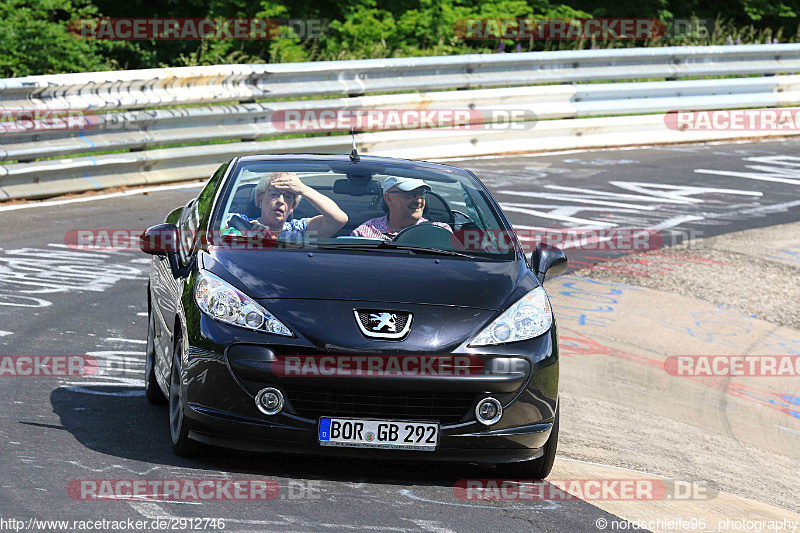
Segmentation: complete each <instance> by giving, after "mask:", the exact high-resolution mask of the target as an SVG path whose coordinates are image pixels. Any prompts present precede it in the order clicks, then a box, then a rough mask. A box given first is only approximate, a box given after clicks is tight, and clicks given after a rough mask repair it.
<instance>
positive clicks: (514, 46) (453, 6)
mask: <svg viewBox="0 0 800 533" xmlns="http://www.w3.org/2000/svg"><path fill="white" fill-rule="evenodd" d="M798 12H800V0H704V1H702V2H701V0H637V1H635V2H633V1H628V2H623V3H609V2H607V0H381V1H380V2H379V1H378V0H327V1H325V2H319V1H317V0H160V1H159V2H153V1H152V0H126V2H124V3H121V2H119V1H118V0H34V2H30V1H28V0H0V68H2V72H0V76H4V77H12V76H25V75H31V74H49V73H58V72H81V71H94V70H108V69H117V68H153V67H164V66H186V65H212V64H228V63H263V62H271V63H274V62H298V61H326V60H337V59H363V58H382V57H409V56H422V55H442V54H466V53H494V52H497V51H505V52H514V51H529V50H534V51H535V50H560V49H583V48H590V47H594V48H613V47H629V46H666V45H681V44H726V43H727V42H729V41H730V42H735V41H736V40H737V39H738V40H740V41H741V42H742V43H743V44H746V43H754V42H761V43H763V42H771V40H772V39H779V40H781V41H786V40H789V41H793V42H797V41H798V40H800V35H798V33H797V27H798V26H797V15H796V14H797V13H798ZM720 13H722V14H723V15H724V17H725V19H722V18H720ZM101 14H102V15H101ZM101 16H106V17H111V18H202V17H210V18H251V17H252V18H273V19H274V18H278V19H288V18H294V19H326V20H327V21H328V22H329V24H328V26H327V29H326V31H325V33H324V34H323V35H322V37H321V38H309V37H308V36H307V35H304V34H298V33H296V32H295V31H294V30H293V29H292V28H290V27H288V26H284V27H283V28H282V30H281V35H280V37H279V38H276V39H272V40H216V39H209V40H204V41H201V40H185V41H178V40H151V41H103V40H90V39H81V38H79V37H77V36H76V35H73V34H70V33H69V31H68V25H69V22H70V21H72V20H75V19H81V18H97V17H101ZM692 16H695V17H700V18H702V19H709V20H712V21H713V20H714V19H716V21H715V22H713V24H710V25H709V24H706V25H705V28H704V29H698V30H697V31H689V32H684V33H683V34H681V35H673V36H668V37H667V38H662V39H658V40H653V41H650V42H632V41H592V40H571V41H535V40H530V41H512V40H506V41H497V40H467V41H465V40H462V39H461V38H460V36H459V35H461V34H460V33H459V31H458V28H459V27H463V24H464V21H465V20H466V19H474V18H480V19H487V18H494V19H500V18H504V19H508V18H536V19H554V18H559V19H570V18H591V17H609V18H618V17H627V18H659V19H662V20H666V19H671V18H673V17H674V18H684V19H688V18H690V17H692ZM459 25H461V26H459ZM701 26H702V24H701ZM784 28H786V30H785V31H784ZM784 34H786V35H789V36H790V37H789V38H788V39H787V38H786V37H784Z"/></svg>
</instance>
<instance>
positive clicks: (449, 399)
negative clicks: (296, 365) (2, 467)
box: [284, 386, 476, 424]
mask: <svg viewBox="0 0 800 533" xmlns="http://www.w3.org/2000/svg"><path fill="white" fill-rule="evenodd" d="M284 392H286V394H287V396H288V398H289V403H291V405H292V406H293V407H294V409H295V411H297V414H298V415H300V416H302V417H303V418H309V419H312V420H315V419H317V418H319V417H320V416H344V417H359V418H386V419H391V420H400V419H406V420H436V421H438V422H440V423H442V424H454V423H456V422H458V421H459V420H461V419H462V418H463V417H464V415H466V414H467V413H468V412H470V410H471V408H472V407H473V405H474V402H475V399H476V396H475V393H473V392H443V391H402V390H398V391H394V390H366V389H365V390H362V389H348V388H332V387H331V388H328V387H298V386H291V387H284Z"/></svg>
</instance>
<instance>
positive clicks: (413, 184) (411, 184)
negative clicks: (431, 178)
mask: <svg viewBox="0 0 800 533" xmlns="http://www.w3.org/2000/svg"><path fill="white" fill-rule="evenodd" d="M394 187H397V188H398V189H400V190H401V191H406V192H408V191H413V190H414V189H419V188H420V187H425V190H427V191H430V190H431V186H430V185H428V184H427V183H425V182H424V181H423V180H421V179H417V178H402V177H397V176H390V177H388V178H386V181H384V182H383V192H385V193H386V192H389V190H390V189H392V188H394Z"/></svg>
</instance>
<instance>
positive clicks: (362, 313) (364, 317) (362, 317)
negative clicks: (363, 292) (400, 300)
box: [356, 309, 411, 333]
mask: <svg viewBox="0 0 800 533" xmlns="http://www.w3.org/2000/svg"><path fill="white" fill-rule="evenodd" d="M356 312H357V313H358V320H359V322H361V325H362V326H363V327H364V329H366V330H367V331H371V332H374V333H384V332H382V331H381V332H377V331H375V330H374V329H372V328H373V326H377V324H376V323H373V322H374V321H373V320H372V319H371V318H370V317H371V316H372V315H373V314H380V313H383V312H385V311H380V310H378V309H358V310H357V311H356ZM392 314H393V315H394V330H393V331H387V332H385V333H399V332H401V331H403V330H404V329H405V327H406V322H408V318H409V317H410V316H411V315H410V314H409V313H400V312H397V313H392Z"/></svg>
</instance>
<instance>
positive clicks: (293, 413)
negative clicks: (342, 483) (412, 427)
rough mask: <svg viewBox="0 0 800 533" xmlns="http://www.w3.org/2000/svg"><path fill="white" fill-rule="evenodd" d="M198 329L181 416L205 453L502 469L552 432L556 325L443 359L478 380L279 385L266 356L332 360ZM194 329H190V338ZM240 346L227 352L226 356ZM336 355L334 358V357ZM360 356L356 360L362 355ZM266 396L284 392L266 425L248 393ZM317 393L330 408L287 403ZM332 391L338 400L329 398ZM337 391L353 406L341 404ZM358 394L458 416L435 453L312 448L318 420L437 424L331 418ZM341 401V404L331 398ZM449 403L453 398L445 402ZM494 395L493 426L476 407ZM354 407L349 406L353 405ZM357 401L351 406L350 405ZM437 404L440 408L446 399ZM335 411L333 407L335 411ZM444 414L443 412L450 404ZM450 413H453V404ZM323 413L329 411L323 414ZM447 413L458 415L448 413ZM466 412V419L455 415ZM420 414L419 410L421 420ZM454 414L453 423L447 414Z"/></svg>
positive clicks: (536, 451)
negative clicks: (469, 363) (497, 414)
mask: <svg viewBox="0 0 800 533" xmlns="http://www.w3.org/2000/svg"><path fill="white" fill-rule="evenodd" d="M198 319H199V324H197V325H198V326H199V327H198V328H197V329H196V330H195V334H194V335H192V334H191V333H190V335H189V345H190V349H189V351H188V354H186V359H185V361H184V364H183V365H182V366H183V371H184V380H183V383H184V385H183V386H184V387H185V390H184V392H185V394H184V395H183V398H184V402H185V403H184V413H185V416H186V418H187V419H188V420H189V421H190V424H191V428H192V431H191V433H190V437H191V438H193V439H195V440H198V441H200V442H204V443H207V444H212V445H218V446H223V447H228V448H235V449H242V450H251V451H269V452H282V453H301V454H314V455H317V454H318V455H333V456H342V457H360V458H368V457H372V458H386V459H401V460H402V459H412V460H423V461H424V460H434V461H436V460H439V461H464V462H487V463H504V462H517V461H524V460H529V459H534V458H536V457H538V456H540V455H541V453H542V450H541V448H542V447H543V446H544V444H545V443H546V442H547V439H548V437H549V436H550V432H551V429H552V423H553V417H554V414H555V408H556V403H557V401H558V347H557V337H556V330H555V325H554V326H553V328H551V330H550V331H549V332H548V333H546V334H545V335H542V336H540V337H537V338H536V339H531V340H529V341H525V342H520V343H514V344H510V345H505V346H493V347H481V348H480V350H474V349H470V348H468V347H459V348H456V349H454V350H452V351H450V352H449V354H450V355H452V354H469V355H470V356H472V357H473V358H474V357H479V358H480V360H482V361H483V363H484V364H483V371H482V372H481V373H479V374H474V373H473V374H471V375H466V376H415V377H406V376H402V377H397V376H395V377H363V376H362V377H313V378H309V377H286V376H282V375H276V374H275V373H274V372H272V371H271V368H270V364H269V361H268V360H265V355H264V354H269V353H272V354H275V353H278V354H285V353H290V352H291V353H302V354H314V355H319V354H320V353H333V352H329V351H327V350H320V349H319V348H317V347H316V346H315V345H314V344H312V343H310V342H308V341H307V340H306V339H278V340H277V343H276V344H265V343H264V342H263V341H264V335H263V334H260V333H258V332H249V331H246V330H242V329H239V328H231V327H228V326H225V325H222V324H219V323H217V322H215V321H213V320H211V319H209V318H208V317H206V316H204V315H200V316H199V317H198ZM191 330H192V328H190V331H191ZM235 346H236V347H237V348H235V349H233V350H232V347H235ZM339 353H341V352H339ZM362 353H363V352H362ZM510 360H515V361H523V362H524V365H516V366H515V367H514V368H515V370H514V371H505V372H498V371H497V369H498V368H503V367H504V365H502V364H500V365H497V364H496V363H497V362H498V361H500V362H502V361H510ZM264 387H275V388H278V389H279V390H281V391H282V392H284V395H285V398H286V406H285V408H284V410H283V411H282V412H281V413H279V414H277V415H273V416H267V415H264V414H263V413H261V412H260V411H259V410H258V409H257V408H256V406H255V401H254V397H255V394H256V393H257V392H258V390H260V389H261V388H264ZM316 387H319V389H320V390H325V391H328V392H326V393H325V394H320V396H324V397H326V398H329V399H330V398H331V397H332V396H331V395H332V394H333V395H334V397H335V398H338V400H337V401H335V402H333V403H325V402H323V401H320V402H317V403H316V404H314V405H315V409H310V408H309V407H308V405H310V404H308V403H306V404H305V405H306V407H305V408H304V409H300V408H299V407H298V406H299V405H300V402H299V401H296V402H295V403H297V405H298V406H296V405H295V403H293V399H294V400H297V396H296V391H299V390H301V389H302V390H304V391H308V390H309V389H311V390H313V389H315V388H316ZM330 391H336V392H333V393H332V392H330ZM341 391H347V392H346V394H349V395H350V396H346V398H349V399H350V400H351V401H349V402H344V401H342V400H341V398H343V396H341V395H342V394H345V393H342V392H341ZM360 394H364V395H372V396H370V397H374V395H376V394H378V395H382V396H388V397H392V398H395V397H402V396H403V395H408V396H409V397H413V398H415V399H418V398H423V397H424V398H427V396H426V395H427V394H433V395H434V396H433V397H432V399H429V401H430V402H431V403H430V404H426V405H427V406H429V407H430V409H432V411H431V413H433V412H434V411H433V409H435V408H436V407H437V398H438V397H439V396H436V395H444V396H446V397H447V400H446V401H451V396H452V397H453V398H455V397H456V396H457V397H458V398H459V400H458V401H459V402H460V403H458V404H457V406H458V407H457V408H456V407H453V408H452V409H450V410H449V411H447V412H448V417H447V418H446V419H445V418H443V419H441V420H438V419H437V421H438V422H439V424H440V434H439V444H438V446H437V448H436V450H435V451H432V452H429V451H424V452H421V451H405V450H382V449H365V448H343V447H328V446H325V447H323V446H320V445H319V443H318V440H317V431H318V429H317V428H318V422H319V416H334V417H335V416H341V417H350V418H357V417H360V418H370V419H388V420H392V419H396V420H399V419H405V420H432V419H436V418H435V417H436V415H435V414H432V415H429V416H424V415H422V414H420V415H418V416H411V415H409V414H408V411H404V412H403V414H399V413H398V414H397V415H394V416H393V415H392V413H391V412H389V411H386V410H385V406H382V407H381V408H382V409H384V411H382V412H383V413H384V414H383V416H375V415H361V416H358V415H357V414H353V412H352V411H348V412H342V411H337V410H336V409H337V408H339V409H345V408H347V409H351V410H352V409H354V408H356V409H357V408H359V406H357V405H356V406H355V407H354V406H353V404H357V403H358V400H357V399H358V398H359V397H360V396H359V395H360ZM335 395H339V396H335ZM447 395H451V396H447ZM486 396H493V397H495V398H497V399H498V400H500V402H501V403H502V404H503V416H502V418H501V419H500V421H499V422H498V423H496V424H494V425H492V426H490V427H487V426H484V425H482V424H480V423H478V422H477V420H476V419H475V415H474V407H475V404H477V402H478V401H479V400H480V399H481V398H484V397H486ZM354 399H355V400H354ZM353 400H354V401H353ZM443 401H444V400H443ZM337 402H338V403H337ZM448 405H450V404H448ZM452 405H456V404H452ZM326 406H327V407H329V409H328V410H326ZM453 409H456V410H455V411H454V410H453ZM458 409H462V410H463V414H460V416H459V415H458V413H460V411H458ZM420 413H421V411H420ZM454 413H456V414H454Z"/></svg>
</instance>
